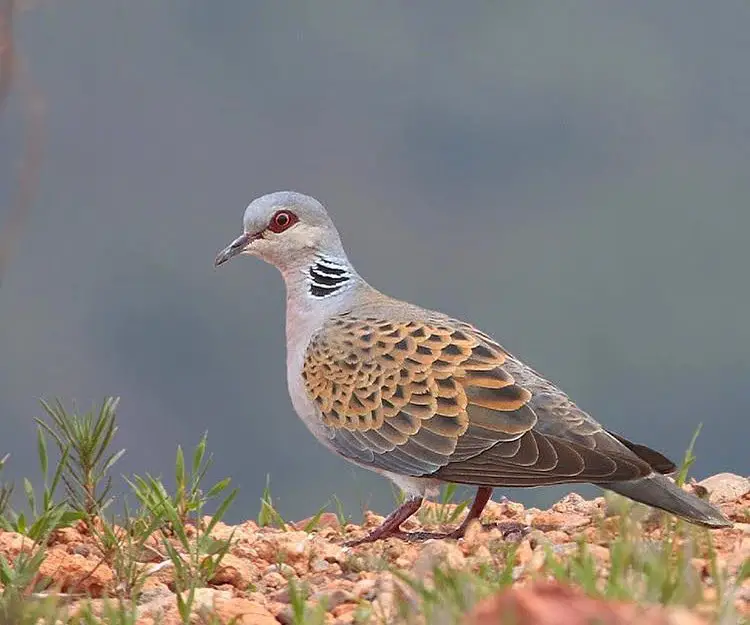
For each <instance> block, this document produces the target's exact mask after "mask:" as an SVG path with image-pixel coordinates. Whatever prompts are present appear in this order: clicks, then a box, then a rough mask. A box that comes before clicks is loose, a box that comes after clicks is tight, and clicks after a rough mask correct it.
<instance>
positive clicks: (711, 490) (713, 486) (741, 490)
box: [698, 473, 750, 504]
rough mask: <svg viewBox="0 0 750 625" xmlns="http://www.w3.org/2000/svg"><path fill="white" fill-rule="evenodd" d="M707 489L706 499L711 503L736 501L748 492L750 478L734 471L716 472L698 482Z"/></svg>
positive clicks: (749, 489)
mask: <svg viewBox="0 0 750 625" xmlns="http://www.w3.org/2000/svg"><path fill="white" fill-rule="evenodd" d="M698 486H700V487H703V488H705V489H706V490H707V491H708V500H709V501H710V502H711V503H713V504H719V503H729V502H730V501H737V500H738V499H740V498H741V497H744V496H745V495H746V494H748V493H750V480H749V479H748V478H746V477H742V476H741V475H735V474H734V473H717V474H716V475H712V476H711V477H707V478H706V479H705V480H702V481H700V482H698Z"/></svg>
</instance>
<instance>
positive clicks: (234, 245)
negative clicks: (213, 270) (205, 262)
mask: <svg viewBox="0 0 750 625" xmlns="http://www.w3.org/2000/svg"><path fill="white" fill-rule="evenodd" d="M256 238H257V237H255V236H253V235H252V234H250V233H248V232H244V233H243V234H241V235H240V236H238V237H237V238H236V239H235V240H234V241H232V242H231V243H230V244H229V245H227V247H225V248H224V249H223V250H221V252H219V254H218V255H217V256H216V260H215V261H214V267H218V266H219V265H221V264H223V263H225V262H227V261H228V260H229V259H230V258H232V256H237V254H241V253H242V252H243V251H245V249H246V248H247V246H248V245H250V243H252V242H253V240H255V239H256Z"/></svg>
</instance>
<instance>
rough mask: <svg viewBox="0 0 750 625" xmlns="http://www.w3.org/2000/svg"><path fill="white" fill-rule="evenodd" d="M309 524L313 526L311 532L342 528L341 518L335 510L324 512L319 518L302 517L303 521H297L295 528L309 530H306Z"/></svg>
mask: <svg viewBox="0 0 750 625" xmlns="http://www.w3.org/2000/svg"><path fill="white" fill-rule="evenodd" d="M308 525H311V526H312V527H311V529H310V530H309V531H310V532H319V531H320V530H322V529H326V528H330V529H335V530H336V531H338V530H340V529H341V523H340V522H339V518H338V517H337V516H336V515H335V514H334V513H333V512H324V513H323V514H321V515H320V516H319V517H318V519H317V520H316V519H315V517H314V516H311V517H308V518H306V519H302V520H301V521H297V522H296V523H295V524H294V529H296V530H300V531H308V530H305V528H306V527H307V526H308Z"/></svg>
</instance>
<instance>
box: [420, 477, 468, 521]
mask: <svg viewBox="0 0 750 625" xmlns="http://www.w3.org/2000/svg"><path fill="white" fill-rule="evenodd" d="M457 491H458V485H457V484H444V485H443V486H442V487H441V489H440V498H439V499H438V501H437V503H436V504H435V505H432V506H429V507H423V508H421V509H420V510H419V512H417V518H418V519H419V521H420V523H422V525H447V524H451V523H455V522H456V521H457V520H458V518H459V517H460V516H461V514H462V513H463V512H464V511H465V510H466V508H467V507H468V505H469V502H468V501H466V500H464V501H461V502H459V503H455V499H456V492H457Z"/></svg>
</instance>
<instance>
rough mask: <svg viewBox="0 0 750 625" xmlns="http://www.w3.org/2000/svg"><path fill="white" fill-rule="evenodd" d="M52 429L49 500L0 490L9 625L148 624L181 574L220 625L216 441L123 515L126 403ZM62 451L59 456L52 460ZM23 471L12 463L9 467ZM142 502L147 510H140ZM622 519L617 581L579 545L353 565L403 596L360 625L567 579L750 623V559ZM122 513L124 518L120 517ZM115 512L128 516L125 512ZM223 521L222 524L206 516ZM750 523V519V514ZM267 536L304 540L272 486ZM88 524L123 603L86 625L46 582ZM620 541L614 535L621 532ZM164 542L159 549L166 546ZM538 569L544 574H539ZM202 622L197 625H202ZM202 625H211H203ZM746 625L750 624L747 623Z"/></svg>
mask: <svg viewBox="0 0 750 625" xmlns="http://www.w3.org/2000/svg"><path fill="white" fill-rule="evenodd" d="M43 408H44V411H45V415H46V416H45V417H44V418H42V419H39V420H38V431H37V441H36V449H37V459H38V465H39V474H40V475H39V480H38V482H39V483H41V487H39V488H37V489H35V488H34V487H33V486H32V482H31V481H30V480H23V483H22V493H18V494H19V495H21V494H22V495H23V496H22V497H20V499H21V502H22V505H21V507H20V508H18V509H16V508H15V507H14V506H13V502H14V497H13V494H14V492H17V491H16V489H15V488H14V485H12V484H8V483H5V482H3V481H2V480H1V479H0V528H2V529H4V530H8V531H14V532H18V533H20V534H23V535H24V536H25V537H26V538H27V539H28V547H29V549H28V550H26V551H24V552H23V553H21V554H20V555H19V556H18V557H16V558H15V560H14V561H13V562H8V561H7V560H6V559H4V558H2V557H0V625H31V624H32V623H33V624H37V623H43V622H48V623H51V622H55V620H57V621H58V622H61V623H65V624H71V625H73V624H80V625H98V624H108V625H134V624H135V622H136V620H137V618H136V616H137V610H136V608H137V604H138V600H139V597H140V595H141V592H142V588H143V585H144V582H145V581H146V580H147V579H148V577H149V576H150V575H152V574H153V573H155V572H156V571H158V570H160V569H162V568H167V567H168V568H171V569H172V573H173V578H174V582H173V586H174V587H173V590H174V591H175V592H176V601H177V609H178V611H179V614H180V618H181V620H182V622H183V623H190V622H197V623H201V624H203V625H216V624H217V623H218V621H217V620H216V618H215V616H213V615H211V614H208V613H203V614H197V616H196V610H195V597H196V592H197V590H198V589H199V588H201V587H206V586H209V585H210V583H211V579H212V578H213V577H214V575H215V574H216V572H217V570H218V568H219V567H220V566H221V562H222V559H223V558H224V557H225V556H226V554H227V553H229V551H230V550H231V548H232V544H233V535H230V536H229V537H228V538H225V539H223V540H217V539H216V538H214V537H213V536H212V530H213V529H215V527H216V525H217V524H218V523H219V522H220V521H221V520H222V519H223V518H224V517H225V515H226V513H227V511H228V510H229V508H230V507H231V505H232V503H233V501H234V499H235V497H236V495H237V490H236V489H231V488H230V480H229V479H224V480H219V481H218V482H216V483H214V484H206V483H205V482H206V475H207V472H208V469H209V468H210V466H211V462H212V457H211V454H210V453H209V452H208V451H207V437H206V436H205V435H204V436H203V437H202V438H201V439H200V440H199V441H198V443H197V445H196V446H195V448H194V449H193V450H192V451H191V452H190V453H188V454H186V453H185V452H184V451H183V449H182V447H181V446H178V448H177V452H176V455H175V462H174V465H175V468H174V476H173V477H174V488H172V489H169V488H167V486H165V484H164V481H163V480H162V479H161V478H160V477H158V476H152V475H150V474H147V473H146V474H144V475H141V476H139V475H135V476H131V477H130V478H128V479H126V483H127V485H128V486H129V491H128V493H127V495H126V496H125V498H124V499H123V500H122V501H120V502H116V501H115V500H114V499H113V497H112V495H111V490H112V488H111V487H112V468H113V466H114V465H115V464H116V462H117V461H118V460H119V459H120V458H121V457H122V455H123V453H124V450H120V451H115V452H113V451H112V449H113V448H115V449H116V445H115V439H116V434H117V425H116V409H117V400H116V399H113V398H108V399H106V400H105V401H104V402H103V404H102V405H101V406H100V407H99V408H98V409H97V410H92V411H90V412H87V413H84V414H78V413H77V412H75V411H70V412H69V411H68V410H66V409H65V408H64V407H63V406H62V404H61V403H60V402H54V403H52V404H47V403H43ZM697 434H698V433H697V432H696V435H695V436H694V437H693V439H692V441H691V443H690V446H689V448H688V450H687V452H686V454H685V458H684V461H683V464H682V467H681V469H680V472H679V478H678V479H679V482H680V483H684V482H685V481H686V480H687V477H688V471H689V468H690V466H691V465H692V463H693V462H694V460H695V456H694V453H693V450H694V446H695V442H696V438H697ZM50 441H51V442H52V443H53V445H52V449H53V453H51V452H50V450H49V447H50V445H49V443H50ZM10 461H12V458H9V457H8V456H7V455H6V456H3V457H0V478H2V471H3V468H4V467H5V466H6V464H7V463H8V462H10ZM456 495H457V489H456V487H455V486H450V485H449V486H446V487H444V488H443V489H442V491H441V495H440V498H439V500H438V502H437V503H436V504H435V505H433V506H430V507H428V508H425V509H424V510H423V511H421V512H420V513H419V519H420V521H421V522H422V524H423V525H438V526H439V525H451V524H454V523H457V522H459V520H460V517H461V515H462V513H463V512H464V511H465V509H466V507H467V504H468V502H467V501H456ZM128 499H132V501H133V503H134V507H131V506H130V505H128V503H127V501H128ZM608 502H609V504H610V506H611V507H612V508H613V509H615V510H617V511H618V512H619V514H620V516H619V525H618V526H617V527H616V528H613V527H611V525H612V520H611V519H601V520H600V527H599V532H600V535H601V537H602V539H603V540H606V544H607V546H608V549H609V562H608V564H607V566H606V574H603V573H602V566H601V563H599V562H597V559H596V557H595V553H594V550H595V547H592V546H590V545H588V544H586V543H585V542H579V543H577V544H575V545H572V547H571V546H567V547H565V549H564V550H561V549H560V548H559V547H555V546H553V545H544V544H542V545H541V546H539V547H538V549H539V551H538V552H537V554H536V555H535V556H534V557H532V560H531V562H530V563H526V564H525V565H521V564H519V562H518V553H519V552H518V549H517V545H515V544H512V543H503V542H497V543H491V544H490V545H489V548H490V553H491V558H492V559H491V561H490V562H485V563H482V564H480V565H477V566H475V567H474V568H473V569H472V570H449V569H447V568H445V567H440V568H437V569H436V570H434V571H433V572H432V574H431V575H429V576H427V577H426V578H425V577H422V578H418V579H415V578H414V577H412V576H410V575H409V574H408V573H407V572H404V571H399V570H394V569H393V567H392V566H390V565H389V564H388V562H387V560H386V559H384V558H383V559H378V558H377V557H372V556H370V557H363V556H362V555H361V554H358V553H357V552H352V554H351V555H350V556H349V559H348V560H347V561H346V562H345V563H344V564H342V568H343V569H344V571H345V572H348V573H356V572H357V571H363V570H367V571H379V572H385V571H390V572H391V573H392V574H393V576H394V578H395V580H396V584H397V588H398V590H399V592H398V593H397V594H398V597H397V600H396V602H395V611H396V612H395V615H394V614H383V613H380V612H379V609H380V608H378V604H377V603H375V604H373V603H370V602H369V601H367V600H364V599H363V600H360V601H359V604H358V606H357V608H356V610H355V612H354V622H355V623H357V624H364V623H385V622H387V619H388V618H391V617H393V618H395V622H402V623H409V622H415V619H416V615H423V617H424V622H425V623H426V624H427V625H433V624H434V625H438V624H439V625H449V624H451V623H459V622H460V620H461V618H462V617H463V615H464V614H465V613H466V611H467V610H469V609H471V607H472V606H473V605H475V604H476V602H477V601H479V600H481V599H482V598H483V597H486V596H488V595H490V594H492V593H494V592H497V591H498V590H501V589H504V588H508V587H510V586H511V585H512V584H513V582H514V581H515V580H516V579H518V578H519V577H521V576H524V577H530V578H532V579H550V578H552V579H557V580H560V581H562V582H565V583H568V584H572V585H574V586H577V587H579V588H581V589H582V590H583V591H584V592H585V593H586V594H588V595H590V596H593V597H598V598H601V599H621V600H630V601H635V602H639V603H656V604H664V605H678V606H684V607H686V608H688V609H694V608H695V607H696V606H697V605H698V603H699V602H700V601H701V600H702V590H703V589H704V588H705V587H706V586H707V585H709V586H711V587H713V589H714V590H715V591H716V592H715V599H714V600H713V601H714V603H713V605H711V606H710V608H711V611H712V613H713V614H714V615H715V617H714V622H716V623H721V625H734V624H739V623H742V621H741V620H740V618H739V616H738V615H737V614H736V613H735V608H734V597H735V596H736V593H737V591H738V589H739V588H740V587H741V585H742V583H743V581H745V580H747V579H749V578H750V560H749V561H747V562H745V563H744V565H743V566H742V567H741V568H740V570H739V571H738V572H737V573H736V575H734V576H733V577H732V576H730V575H729V573H728V572H727V571H726V570H724V569H722V567H721V564H720V560H719V558H718V557H717V554H716V550H715V549H714V546H713V543H712V538H711V533H710V532H708V531H706V530H703V529H699V528H695V527H693V526H690V525H688V524H685V523H683V522H680V521H675V520H673V519H671V518H669V517H667V516H666V515H665V516H663V517H662V520H661V521H660V523H661V537H660V539H659V540H649V539H648V537H647V536H646V535H645V534H644V533H643V531H642V523H641V521H643V519H644V518H645V515H644V511H645V510H646V509H645V508H644V507H643V506H639V505H637V504H633V503H632V502H630V501H629V500H626V499H624V498H618V497H608ZM116 504H117V505H116ZM115 508H118V509H117V510H115ZM328 509H332V510H333V511H334V512H335V514H336V516H337V518H338V520H339V522H340V523H341V524H342V526H343V525H344V524H346V523H347V522H348V517H347V515H346V514H345V511H344V510H343V506H342V505H341V502H340V501H339V500H338V499H337V498H336V497H335V496H334V497H333V498H332V499H331V501H330V502H328V503H327V504H326V505H325V506H322V507H321V508H320V509H319V510H318V511H317V513H316V514H314V515H313V516H312V517H311V518H310V519H309V521H308V522H307V523H306V524H305V526H304V527H303V528H301V529H303V530H304V531H306V532H315V531H316V530H317V529H319V524H320V519H321V517H322V514H323V512H324V511H326V510H328ZM209 511H212V512H213V516H211V517H206V516H205V515H206V514H207V512H209ZM746 518H747V519H748V520H750V511H747V515H746ZM257 520H258V524H259V525H260V526H262V527H272V528H278V529H281V530H284V531H285V530H287V529H289V528H290V527H291V525H290V524H288V523H287V522H286V521H285V520H284V519H283V518H282V516H281V515H280V514H279V512H278V511H277V510H276V508H275V507H274V502H273V497H272V494H271V488H270V480H267V482H266V487H265V489H264V491H263V493H262V496H261V502H260V511H259V513H258V518H257ZM73 523H84V524H85V526H86V528H87V530H88V532H89V533H90V534H91V535H92V536H93V537H94V543H95V545H96V549H98V553H97V554H96V555H97V557H98V558H99V559H100V561H101V562H105V563H107V564H108V565H109V566H110V567H111V569H112V571H113V573H114V576H115V582H114V584H113V585H114V592H115V596H114V597H112V598H111V599H110V600H108V603H106V605H105V606H104V608H103V609H102V611H101V612H97V613H94V611H93V610H90V609H85V608H84V609H83V610H79V612H78V614H77V615H76V616H75V617H73V616H72V615H71V614H70V612H69V606H68V605H66V603H65V601H64V597H63V596H61V595H60V594H59V593H57V592H56V589H55V588H54V586H53V583H52V580H46V579H44V578H42V577H41V576H40V575H39V570H40V566H41V564H42V562H43V560H44V557H45V553H46V549H47V548H48V543H49V540H50V537H51V536H52V535H53V534H54V532H56V531H57V530H59V529H60V528H63V527H66V526H70V525H71V524H73ZM613 530H614V531H613ZM154 536H156V537H158V541H156V542H154V540H153V538H154ZM696 557H701V558H703V559H705V560H706V561H707V562H708V580H705V579H701V578H700V576H699V574H698V572H697V571H696V569H695V568H694V567H693V566H692V565H691V561H692V559H693V558H696ZM531 563H533V567H532V566H531ZM288 584H289V586H288V593H289V606H288V610H287V614H286V615H285V616H286V620H287V622H290V623H293V624H294V625H298V624H299V625H302V624H305V625H307V624H309V625H318V624H322V623H324V622H325V621H326V601H325V598H322V599H320V598H318V597H312V596H311V591H310V587H309V585H308V582H307V581H305V580H304V579H302V580H300V579H298V578H296V576H295V575H291V574H290V575H289V576H288ZM191 614H192V618H193V620H192V621H191ZM196 618H197V621H196V620H195V619H196ZM744 625H750V623H748V622H747V621H745V622H744Z"/></svg>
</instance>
